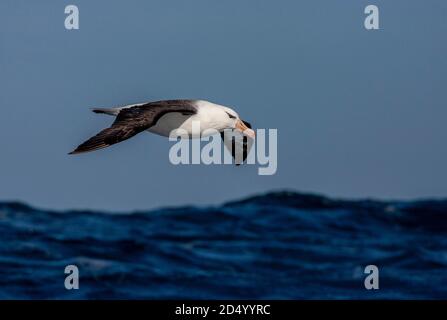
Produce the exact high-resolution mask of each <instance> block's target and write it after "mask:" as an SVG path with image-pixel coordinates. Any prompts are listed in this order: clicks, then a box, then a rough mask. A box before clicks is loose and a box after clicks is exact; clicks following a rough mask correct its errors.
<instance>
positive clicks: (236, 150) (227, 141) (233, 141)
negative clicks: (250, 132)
mask: <svg viewBox="0 0 447 320" xmlns="http://www.w3.org/2000/svg"><path fill="white" fill-rule="evenodd" d="M241 121H242V120H241ZM243 122H244V124H245V125H246V126H247V127H248V128H250V129H251V125H250V123H248V122H246V121H243ZM220 136H221V138H222V140H223V142H224V145H225V147H226V148H227V149H228V151H230V152H231V155H232V156H233V159H234V163H235V164H236V165H237V166H238V165H240V164H242V163H243V162H244V161H245V159H247V156H248V153H249V152H250V149H251V147H252V146H253V142H254V140H253V139H251V138H249V137H247V136H246V135H244V134H242V133H241V132H239V131H238V130H224V131H223V132H221V133H220Z"/></svg>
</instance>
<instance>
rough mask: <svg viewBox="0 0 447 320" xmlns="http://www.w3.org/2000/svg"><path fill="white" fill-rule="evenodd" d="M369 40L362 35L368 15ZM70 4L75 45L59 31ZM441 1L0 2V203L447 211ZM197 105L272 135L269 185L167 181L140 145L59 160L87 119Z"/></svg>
mask: <svg viewBox="0 0 447 320" xmlns="http://www.w3.org/2000/svg"><path fill="white" fill-rule="evenodd" d="M370 3H374V4H376V5H378V7H379V9H380V28H381V29H380V30H378V31H367V30H365V28H364V27H363V20H364V17H365V15H364V13H363V10H364V8H365V7H366V5H368V4H370ZM68 4H76V5H77V6H78V7H79V10H80V29H79V30H75V31H67V30H65V28H64V20H65V14H64V8H65V6H66V5H68ZM446 15H447V2H445V1H434V0H430V1H403V0H396V1H354V0H353V1H329V0H327V1H321V0H320V1H315V0H314V1H286V0H281V1H258V0H256V1H254V0H251V1H235V0H229V1H220V2H217V1H205V0H193V1H180V0H171V1H161V0H160V1H126V2H124V1H70V2H64V1H12V0H7V1H1V3H0V87H1V90H0V108H1V112H2V116H1V117H0V150H1V151H0V152H1V153H0V199H1V200H22V201H26V202H28V203H31V204H34V205H37V206H42V207H47V208H95V209H96V208H98V209H99V208H100V209H108V210H115V211H120V210H131V209H146V208H153V207H159V206H174V205H181V204H214V203H220V202H224V201H226V200H230V199H234V198H240V197H243V196H246V195H250V194H253V193H257V192H264V191H267V190H272V189H282V188H288V189H295V190H299V191H310V192H319V193H324V194H327V195H330V196H337V197H349V198H358V197H380V198H404V199H409V198H421V197H445V196H447V186H446V181H447V170H446V169H445V168H446V165H445V164H446V163H447V148H446V142H445V140H446V137H447V126H446V125H445V124H446V119H447V106H446V92H447V91H446V90H445V88H446V83H447V62H446V56H447V43H446V41H445V39H446V34H447V20H446V18H445V17H446ZM174 98H201V99H206V100H210V101H214V102H216V103H220V104H224V105H230V106H234V107H235V109H237V111H238V112H239V113H240V115H241V116H242V117H243V118H244V119H246V120H248V121H249V122H251V123H252V124H253V125H254V126H255V127H257V128H277V129H278V139H279V141H278V171H277V173H276V175H273V176H259V175H257V168H256V167H254V166H240V167H233V166H205V165H190V166H173V165H172V164H170V162H169V160H168V152H169V147H170V146H171V145H172V144H170V143H168V141H167V139H165V138H162V137H158V136H155V135H150V134H140V135H138V136H136V137H135V138H133V139H131V140H129V141H126V142H125V143H122V144H120V145H117V146H115V147H112V148H109V149H107V150H102V151H98V152H95V153H91V154H87V155H83V156H78V157H73V156H68V155H67V152H68V151H71V150H72V149H73V147H75V146H76V145H78V144H79V143H80V142H82V141H83V140H84V139H85V138H88V137H89V136H90V135H92V134H95V133H96V132H97V131H98V130H99V129H101V128H103V127H106V126H108V125H109V124H110V122H111V120H112V119H111V118H109V117H101V116H99V115H95V114H93V113H91V112H90V111H89V108H90V107H94V106H113V105H120V104H129V103H136V102H141V101H145V100H160V99H174Z"/></svg>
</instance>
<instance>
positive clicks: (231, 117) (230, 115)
mask: <svg viewBox="0 0 447 320" xmlns="http://www.w3.org/2000/svg"><path fill="white" fill-rule="evenodd" d="M225 112H226V111H225ZM227 114H228V116H229V117H230V119H236V117H235V116H233V115H232V114H231V113H228V112H227Z"/></svg>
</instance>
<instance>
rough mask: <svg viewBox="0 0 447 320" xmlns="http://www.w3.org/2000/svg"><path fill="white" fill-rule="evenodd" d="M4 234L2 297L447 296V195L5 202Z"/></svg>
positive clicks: (0, 216)
mask: <svg viewBox="0 0 447 320" xmlns="http://www.w3.org/2000/svg"><path fill="white" fill-rule="evenodd" d="M0 234H1V236H0V237H1V241H0V299H447V236H446V235H447V200H426V201H376V200H361V201H360V200H359V201H348V200H338V199H331V198H327V197H324V196H320V195H314V194H303V193H296V192H290V191H283V192H272V193H267V194H263V195H258V196H254V197H251V198H247V199H243V200H238V201H233V202H228V203H226V204H223V205H221V206H209V207H191V206H190V207H179V208H164V209H158V210H151V211H147V212H132V213H126V214H110V213H107V212H96V211H65V212H58V211H51V210H41V209H36V208H33V207H31V206H28V205H26V204H23V203H19V202H3V203H0ZM67 265H75V266H77V267H78V270H79V289H73V290H67V289H66V288H65V286H64V281H65V277H67V274H65V273H64V270H65V267H66V266H67ZM368 265H375V266H377V268H378V271H379V275H378V284H379V288H378V289H370V290H368V289H366V288H365V285H364V281H365V278H366V277H367V276H368V274H366V273H365V267H366V266H368Z"/></svg>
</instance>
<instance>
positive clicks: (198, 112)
mask: <svg viewBox="0 0 447 320" xmlns="http://www.w3.org/2000/svg"><path fill="white" fill-rule="evenodd" d="M92 111H93V112H95V113H99V114H107V115H112V116H115V117H116V118H115V121H114V122H113V123H112V125H111V126H110V127H109V128H106V129H104V130H102V131H100V132H99V133H98V134H96V135H95V136H93V137H91V138H90V139H88V140H87V141H85V142H84V143H82V144H80V145H79V146H78V147H77V148H76V149H75V150H73V151H72V152H70V153H69V154H80V153H85V152H91V151H95V150H98V149H103V148H106V147H109V146H111V145H114V144H116V143H119V142H122V141H124V140H127V139H129V138H132V137H133V136H135V135H137V134H138V133H140V132H143V131H149V132H151V133H155V134H158V135H161V136H165V137H169V135H170V134H171V132H173V131H174V130H178V129H181V130H182V132H187V133H188V137H189V138H192V137H194V135H195V134H197V133H195V132H194V133H193V125H192V124H193V122H194V121H198V122H199V123H200V135H201V136H202V137H203V136H207V135H209V132H210V130H208V129H215V130H217V131H218V132H220V135H221V138H222V140H223V141H224V143H225V146H226V147H227V148H228V149H229V150H230V151H231V152H232V156H233V158H235V159H237V158H239V159H240V158H241V160H242V162H243V161H244V160H245V159H246V157H247V154H248V152H249V149H250V147H251V145H252V143H253V139H254V138H255V132H254V131H253V129H252V127H251V125H250V123H249V122H247V121H244V120H242V119H241V118H240V117H239V115H238V114H237V113H236V112H235V111H234V110H233V109H231V108H229V107H226V106H222V105H219V104H215V103H212V102H209V101H205V100H163V101H154V102H145V103H138V104H131V105H126V106H120V107H113V108H93V109H92ZM174 133H175V131H174ZM237 135H240V137H239V138H242V139H236V137H237ZM238 150H239V151H238ZM237 152H242V155H241V157H236V154H237ZM240 163H241V161H238V163H236V164H240Z"/></svg>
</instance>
